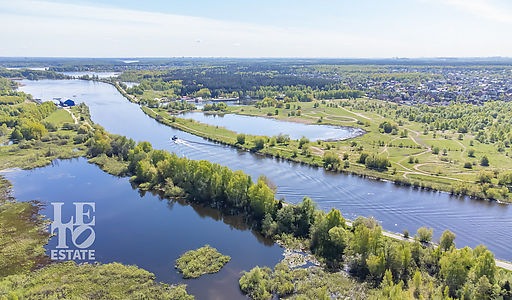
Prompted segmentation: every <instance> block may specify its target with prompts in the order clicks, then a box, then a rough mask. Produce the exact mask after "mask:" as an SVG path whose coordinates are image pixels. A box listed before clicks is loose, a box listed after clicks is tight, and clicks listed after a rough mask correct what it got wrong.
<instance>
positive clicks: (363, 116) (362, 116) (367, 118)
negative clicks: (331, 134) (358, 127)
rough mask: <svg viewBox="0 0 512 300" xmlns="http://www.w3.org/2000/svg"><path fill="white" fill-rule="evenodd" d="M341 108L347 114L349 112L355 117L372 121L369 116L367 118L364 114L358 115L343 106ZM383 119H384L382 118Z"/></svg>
mask: <svg viewBox="0 0 512 300" xmlns="http://www.w3.org/2000/svg"><path fill="white" fill-rule="evenodd" d="M340 108H341V109H343V110H344V111H346V112H348V113H351V114H353V115H356V116H358V117H361V118H364V119H366V120H371V118H369V117H367V116H365V115H363V114H361V113H356V112H353V111H351V110H348V109H346V108H345V107H343V106H341V107H340ZM381 118H382V117H381Z"/></svg>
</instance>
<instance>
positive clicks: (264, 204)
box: [248, 179, 277, 219]
mask: <svg viewBox="0 0 512 300" xmlns="http://www.w3.org/2000/svg"><path fill="white" fill-rule="evenodd" d="M248 198H249V203H250V205H251V208H252V211H253V213H254V216H255V217H256V218H260V219H261V218H263V217H264V216H265V213H269V214H271V215H274V214H275V210H276V204H277V201H276V199H275V198H274V191H272V190H271V189H270V188H269V187H268V185H266V184H265V182H264V181H263V180H262V179H258V182H257V183H256V184H254V185H252V186H251V187H250V188H249V190H248Z"/></svg>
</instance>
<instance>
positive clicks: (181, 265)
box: [175, 245, 231, 278]
mask: <svg viewBox="0 0 512 300" xmlns="http://www.w3.org/2000/svg"><path fill="white" fill-rule="evenodd" d="M230 260H231V257H229V256H227V255H222V254H220V253H219V252H217V249H215V248H212V247H210V245H205V246H204V247H201V248H199V249H197V250H190V251H187V252H185V253H184V254H183V255H182V256H180V258H178V259H177V260H176V266H175V267H176V268H177V269H178V270H179V271H180V272H181V273H182V274H183V278H197V277H199V276H201V275H204V274H212V273H217V272H218V271H220V269H221V268H222V267H223V266H224V265H225V264H226V263H228V262H229V261H230Z"/></svg>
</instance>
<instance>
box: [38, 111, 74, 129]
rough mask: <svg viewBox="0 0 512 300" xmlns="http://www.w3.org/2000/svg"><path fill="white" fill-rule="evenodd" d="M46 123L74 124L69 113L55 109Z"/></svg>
mask: <svg viewBox="0 0 512 300" xmlns="http://www.w3.org/2000/svg"><path fill="white" fill-rule="evenodd" d="M44 121H46V122H50V123H52V124H54V125H62V124H64V123H74V120H73V118H72V117H71V115H70V114H69V112H68V111H67V110H65V109H57V110H56V111H54V112H53V113H52V114H51V115H49V116H48V117H47V118H46V119H44Z"/></svg>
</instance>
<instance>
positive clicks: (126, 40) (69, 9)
mask: <svg viewBox="0 0 512 300" xmlns="http://www.w3.org/2000/svg"><path fill="white" fill-rule="evenodd" d="M2 12H3V13H2ZM6 12H8V13H6ZM0 25H3V26H2V27H3V28H6V27H7V28H11V30H8V31H9V32H5V31H2V32H1V33H0V37H2V39H3V40H4V41H5V40H8V41H10V42H9V43H7V44H8V45H6V43H4V46H3V49H2V48H0V51H2V52H6V53H0V56H1V55H38V54H37V53H34V52H33V50H35V49H38V50H39V51H40V52H41V54H39V55H52V56H233V57H272V56H291V57H293V56H320V57H321V56H324V57H343V56H351V54H352V53H354V51H355V50H357V49H360V45H367V46H371V45H372V44H374V43H376V42H377V41H376V40H375V39H373V38H371V39H365V38H361V37H357V36H351V35H347V34H343V33H339V32H317V31H307V30H306V31H304V30H297V29H293V28H278V27H272V26H261V25H255V24H248V23H241V22H230V21H219V20H213V19H207V18H199V17H190V16H181V15H173V14H164V13H156V12H143V11H135V10H128V9H119V8H105V7H94V6H86V5H76V4H66V3H54V2H44V1H30V0H19V1H3V2H1V1H0ZM380 43H381V44H385V43H387V42H386V41H380ZM27 44H28V45H29V48H27V47H26V46H27ZM233 45H236V47H233ZM0 47H1V46H0ZM9 49H13V50H11V51H9ZM30 49H32V51H30ZM367 55H370V52H366V53H365V52H364V51H363V52H361V53H360V54H358V55H356V56H367Z"/></svg>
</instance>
